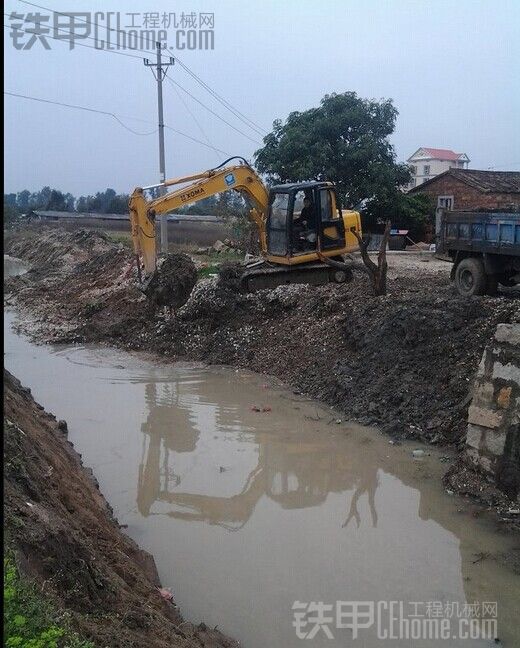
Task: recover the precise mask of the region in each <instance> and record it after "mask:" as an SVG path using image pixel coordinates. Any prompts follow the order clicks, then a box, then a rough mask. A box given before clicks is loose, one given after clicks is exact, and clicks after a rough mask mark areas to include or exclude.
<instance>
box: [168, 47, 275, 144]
mask: <svg viewBox="0 0 520 648" xmlns="http://www.w3.org/2000/svg"><path fill="white" fill-rule="evenodd" d="M175 58H176V60H177V62H178V63H179V64H180V66H181V67H182V68H184V69H185V70H186V72H187V73H188V74H189V75H190V76H191V77H193V78H194V79H195V81H197V83H199V84H200V85H201V86H202V87H203V88H204V89H205V90H206V91H207V92H209V93H210V94H211V95H212V96H213V97H214V98H215V99H216V100H217V101H218V102H219V103H221V104H222V105H223V106H224V107H225V108H227V109H228V110H229V111H231V112H232V113H233V114H234V115H235V117H237V118H238V119H240V121H242V122H243V123H244V124H246V125H247V126H249V128H251V129H252V130H254V131H255V132H256V133H257V134H258V135H260V136H262V137H263V136H264V135H266V134H267V131H266V130H265V129H264V128H262V127H261V126H259V125H258V124H256V123H255V122H254V121H252V120H251V119H249V118H248V117H246V116H245V115H244V114H243V113H242V112H240V110H238V108H234V107H233V105H232V104H231V103H229V101H227V100H226V99H224V98H223V97H221V96H220V95H219V94H218V93H217V92H216V91H215V90H213V89H212V88H211V87H210V86H209V85H208V84H207V83H206V82H205V81H203V80H202V79H201V78H200V77H199V76H197V75H196V74H195V72H193V71H192V70H190V68H189V67H188V66H187V65H186V64H185V63H183V62H182V61H181V59H180V58H179V57H178V56H177V54H176V55H175Z"/></svg>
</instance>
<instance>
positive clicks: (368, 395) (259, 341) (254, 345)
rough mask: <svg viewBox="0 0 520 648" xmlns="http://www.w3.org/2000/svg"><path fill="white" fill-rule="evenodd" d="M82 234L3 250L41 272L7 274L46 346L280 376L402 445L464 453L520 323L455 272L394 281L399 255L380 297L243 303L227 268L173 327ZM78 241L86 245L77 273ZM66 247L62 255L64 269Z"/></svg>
mask: <svg viewBox="0 0 520 648" xmlns="http://www.w3.org/2000/svg"><path fill="white" fill-rule="evenodd" d="M88 234H91V233H88ZM88 234H87V235H86V234H82V233H81V232H76V233H74V234H67V233H63V232H60V233H59V245H57V243H56V236H57V230H50V231H47V232H45V231H43V230H41V229H40V230H39V242H38V248H39V252H38V253H37V254H36V253H35V252H34V250H33V248H32V247H31V246H26V244H25V243H24V240H23V239H24V238H25V235H24V234H23V233H18V234H15V235H14V236H12V237H11V239H10V240H8V241H7V251H8V252H9V253H10V254H11V255H13V256H16V255H20V256H22V257H23V258H26V259H28V260H29V261H31V262H32V263H36V264H37V265H36V266H35V267H34V269H33V270H31V271H29V272H28V273H26V274H25V275H23V276H21V277H16V278H11V279H10V280H9V281H8V284H7V289H8V290H9V291H10V293H11V297H10V299H11V300H12V301H15V302H16V304H17V305H18V306H19V307H20V308H21V309H22V310H23V309H24V308H25V309H27V310H28V311H30V312H31V314H32V315H36V317H38V318H39V320H40V322H41V325H40V327H39V330H37V331H36V335H37V337H38V338H39V339H41V340H45V341H48V340H56V341H73V340H74V341H105V342H110V343H111V344H115V345H119V346H123V347H125V348H129V349H142V350H146V351H154V352H158V353H160V354H161V355H165V356H168V357H172V358H173V357H186V358H190V359H196V360H203V361H206V362H211V363H227V364H234V365H239V366H244V367H247V368H249V369H252V370H254V371H259V372H265V373H270V374H274V375H276V376H277V377H279V378H281V379H282V380H284V381H286V382H288V383H289V384H291V385H292V386H293V387H294V388H295V389H296V390H298V391H299V392H304V393H306V394H308V395H310V396H312V397H316V398H319V399H322V400H324V401H326V402H327V403H329V404H331V405H334V406H337V407H339V408H340V409H341V410H342V411H343V412H344V413H345V416H346V417H348V418H351V419H354V420H358V421H360V422H361V423H364V424H376V425H381V426H382V427H383V429H384V430H385V431H386V432H388V433H390V434H392V435H394V436H396V437H415V438H422V439H425V440H427V441H430V442H433V443H458V442H459V441H460V440H461V439H462V438H463V435H464V433H465V426H466V414H467V407H468V404H469V400H470V390H471V383H472V380H473V376H474V374H475V371H476V369H477V366H478V363H479V361H480V358H481V355H482V351H483V349H484V347H485V345H486V343H487V342H488V340H489V339H490V338H491V336H492V334H493V332H494V330H495V328H496V325H497V324H498V323H499V322H513V321H520V305H519V304H520V302H519V301H518V300H517V299H515V298H514V297H511V296H509V297H507V296H503V297H487V296H484V297H472V298H462V297H460V296H459V295H458V294H457V293H456V292H455V290H454V289H453V288H452V286H451V285H450V283H449V280H448V276H447V275H448V273H449V266H448V265H447V266H446V271H445V272H441V273H439V271H438V269H436V270H435V271H434V272H429V271H428V265H427V264H425V263H419V262H417V261H416V262H415V266H413V265H412V268H411V269H407V271H406V272H405V273H403V274H399V273H396V272H395V271H392V267H391V266H392V262H393V260H392V259H390V261H389V262H390V273H389V277H390V279H389V282H388V294H387V295H386V296H384V297H373V296H372V295H371V294H370V287H369V285H368V279H367V278H366V276H364V275H363V274H358V273H357V272H355V273H354V275H355V276H354V281H352V282H351V283H349V284H346V285H336V284H328V285H325V286H318V287H314V286H306V285H288V286H279V287H278V288H276V289H274V290H263V291H259V292H258V293H254V294H244V293H241V292H240V291H239V290H238V288H237V282H236V273H235V272H234V271H233V269H232V268H231V269H229V268H228V269H224V271H223V272H222V273H221V275H220V276H219V277H218V278H216V279H209V280H203V281H200V282H199V283H197V285H196V286H195V288H194V290H193V292H192V293H191V296H190V298H189V299H188V302H187V303H186V304H185V305H184V306H183V307H182V308H180V309H179V310H178V311H177V313H176V315H175V317H173V318H169V317H167V316H165V315H163V314H161V313H160V312H158V311H157V309H152V308H150V306H149V304H148V303H147V302H146V299H145V297H144V296H143V295H142V293H141V292H140V291H139V290H138V288H137V284H136V281H135V269H133V268H132V267H131V262H132V260H131V256H130V253H129V252H127V251H125V250H123V249H120V247H119V246H118V245H117V244H114V243H110V242H107V241H104V242H103V246H102V249H101V250H100V251H98V252H92V246H91V247H90V249H89V245H91V243H90V239H89V236H88ZM68 237H76V238H74V239H73V240H70V241H69V238H68ZM69 243H70V245H69ZM72 245H75V246H78V248H80V251H78V252H77V258H78V261H77V263H75V264H74V263H72V264H71V261H70V252H69V251H68V250H69V248H70V246H72ZM100 245H101V243H100ZM60 246H63V250H62V253H63V255H65V256H66V257H67V262H66V263H65V262H64V263H62V264H61V265H60V254H59V247H60ZM56 247H58V252H57V251H56ZM107 248H108V249H107ZM48 250H52V255H51V256H52V261H53V266H52V267H53V270H52V271H51V272H49V273H47V274H46V275H43V274H42V273H41V271H40V270H39V266H38V264H40V263H41V262H42V261H41V260H43V261H45V260H46V259H48V257H49V254H50V253H49V252H48ZM26 251H27V253H26ZM85 257H87V258H85ZM395 263H397V259H396V260H395ZM56 268H59V269H58V270H56Z"/></svg>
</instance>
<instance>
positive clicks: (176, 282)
mask: <svg viewBox="0 0 520 648" xmlns="http://www.w3.org/2000/svg"><path fill="white" fill-rule="evenodd" d="M196 283H197V269H196V268H195V264H194V263H193V261H192V260H191V258H190V257H189V256H188V255H187V254H169V255H168V256H167V257H166V258H164V259H162V260H161V261H160V262H159V264H158V265H157V270H156V271H155V272H154V274H153V275H152V277H151V279H150V281H149V282H148V284H147V286H146V289H145V291H144V292H145V294H146V296H147V297H148V299H150V300H151V301H152V302H153V303H154V304H156V305H157V306H170V307H172V308H174V309H177V308H180V307H181V306H183V305H184V304H185V303H186V302H187V301H188V298H189V296H190V295H191V291H192V290H193V286H194V285H195V284H196Z"/></svg>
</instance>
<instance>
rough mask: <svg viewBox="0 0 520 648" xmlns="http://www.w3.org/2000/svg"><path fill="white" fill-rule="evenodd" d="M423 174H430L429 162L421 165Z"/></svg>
mask: <svg viewBox="0 0 520 648" xmlns="http://www.w3.org/2000/svg"><path fill="white" fill-rule="evenodd" d="M423 175H425V176H427V175H430V165H429V164H425V165H424V166H423Z"/></svg>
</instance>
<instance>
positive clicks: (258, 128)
mask: <svg viewBox="0 0 520 648" xmlns="http://www.w3.org/2000/svg"><path fill="white" fill-rule="evenodd" d="M18 2H22V3H23V4H26V5H29V6H31V7H37V8H38V9H45V11H51V12H53V13H57V14H58V15H61V16H69V17H70V16H71V14H70V13H67V12H62V11H56V10H55V9H51V8H49V7H45V6H43V5H40V4H37V3H34V2H29V0H18ZM76 19H77V20H80V21H81V22H84V23H85V24H88V25H91V26H95V27H98V28H99V27H101V25H99V23H97V22H95V21H94V22H93V21H91V20H87V19H85V20H83V19H81V18H79V17H78V16H76ZM102 28H103V29H106V30H107V31H110V32H116V33H123V34H125V35H126V32H125V31H124V30H122V29H117V28H115V27H108V26H103V27H102ZM92 40H95V39H92ZM96 49H97V48H96ZM106 51H110V52H113V50H106ZM140 51H142V52H145V53H147V54H155V53H156V52H153V51H151V50H145V49H140ZM118 53H120V52H118ZM175 59H176V61H178V63H179V64H180V66H181V67H182V68H183V69H184V70H185V71H186V72H187V73H188V74H189V75H190V76H191V77H192V78H193V79H195V81H197V83H199V84H200V85H201V86H202V87H203V88H204V89H205V90H206V91H207V92H208V93H209V94H210V95H211V96H212V97H213V98H214V99H216V100H217V101H218V102H219V103H220V104H222V105H223V106H224V107H225V108H226V109H227V110H229V111H230V112H231V113H233V115H234V116H235V117H236V118H237V119H239V120H240V121H241V122H243V123H244V124H245V125H246V126H248V127H249V128H250V129H252V130H253V131H254V132H256V134H257V135H260V136H261V137H264V136H265V135H266V134H267V131H266V129H264V128H262V127H261V126H259V125H258V124H256V123H255V122H254V121H253V120H252V119H249V117H246V115H244V113H242V112H241V111H240V110H238V108H235V107H234V106H233V105H232V104H231V103H230V102H229V101H227V100H226V99H224V97H222V96H221V95H219V94H218V93H217V92H216V91H215V90H213V88H211V87H210V86H209V85H208V84H207V83H206V82H205V81H203V80H202V79H201V78H200V77H199V76H198V75H197V74H195V72H193V70H191V69H190V68H189V67H188V66H187V65H186V64H185V63H184V62H183V61H182V60H181V59H180V58H179V57H178V55H177V54H176V53H175Z"/></svg>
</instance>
